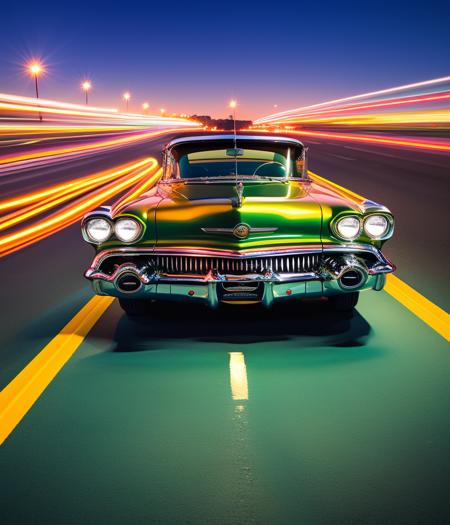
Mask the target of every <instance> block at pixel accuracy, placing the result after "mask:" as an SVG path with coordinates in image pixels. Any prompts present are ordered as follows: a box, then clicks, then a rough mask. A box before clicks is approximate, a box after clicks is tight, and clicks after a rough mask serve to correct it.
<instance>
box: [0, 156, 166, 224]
mask: <svg viewBox="0 0 450 525" xmlns="http://www.w3.org/2000/svg"><path fill="white" fill-rule="evenodd" d="M146 163H147V160H146V159H144V160H143V161H140V162H137V163H133V164H129V165H126V166H125V167H124V168H123V169H117V170H109V171H106V172H100V173H99V174H94V175H90V176H89V177H86V178H83V179H78V180H76V181H72V182H69V183H66V184H59V185H57V186H54V187H52V188H49V189H47V190H44V191H37V192H35V193H32V194H29V195H26V196H24V197H21V198H17V199H13V200H12V201H9V202H6V203H4V204H3V203H1V202H0V210H1V209H2V207H3V208H4V207H6V206H7V205H9V206H10V207H11V206H13V207H17V206H22V205H23V203H24V202H31V203H32V204H30V205H29V206H27V207H22V208H20V209H19V210H16V211H15V212H13V213H10V214H8V215H6V216H4V217H0V231H1V230H5V229H7V228H11V227H12V226H15V225H16V224H19V223H21V222H25V221H26V220H29V219H31V218H32V217H35V216H36V215H39V214H41V213H44V212H46V211H48V210H50V209H51V208H55V207H56V206H59V205H60V204H63V203H64V202H67V201H69V200H71V199H74V198H75V197H78V196H79V195H81V194H83V193H85V192H87V191H89V190H92V189H94V188H97V187H99V186H101V185H102V184H104V183H105V182H106V181H109V180H116V179H118V178H120V177H122V176H123V175H125V174H127V173H130V172H131V171H133V170H134V169H137V168H139V167H141V166H143V165H145V164H146ZM155 165H156V160H155ZM45 197H47V198H45Z"/></svg>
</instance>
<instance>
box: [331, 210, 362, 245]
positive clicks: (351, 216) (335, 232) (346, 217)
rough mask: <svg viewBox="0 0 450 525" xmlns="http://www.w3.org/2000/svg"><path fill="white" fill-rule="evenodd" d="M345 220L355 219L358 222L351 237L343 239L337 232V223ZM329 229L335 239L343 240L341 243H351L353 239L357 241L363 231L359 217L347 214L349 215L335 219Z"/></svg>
mask: <svg viewBox="0 0 450 525" xmlns="http://www.w3.org/2000/svg"><path fill="white" fill-rule="evenodd" d="M346 219H355V220H356V221H357V222H358V231H357V232H356V234H355V235H353V236H352V237H345V236H344V235H342V234H341V232H340V231H339V228H338V225H339V223H340V222H342V221H344V220H346ZM331 228H332V231H333V234H334V236H335V237H337V238H338V239H340V240H343V241H350V242H351V241H354V240H355V239H357V238H358V237H360V236H361V233H362V231H363V224H362V220H361V217H359V216H358V215H355V214H349V215H341V216H339V217H337V218H336V219H335V220H334V221H333V222H332V224H331Z"/></svg>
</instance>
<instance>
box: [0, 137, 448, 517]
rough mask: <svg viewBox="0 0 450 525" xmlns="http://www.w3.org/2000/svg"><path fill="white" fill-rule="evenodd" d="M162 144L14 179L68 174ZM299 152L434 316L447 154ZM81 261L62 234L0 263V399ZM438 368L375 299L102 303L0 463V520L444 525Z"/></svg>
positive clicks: (84, 291)
mask: <svg viewBox="0 0 450 525" xmlns="http://www.w3.org/2000/svg"><path fill="white" fill-rule="evenodd" d="M165 141H166V139H165V138H164V139H161V140H159V141H158V143H152V144H149V145H148V146H143V145H139V146H133V147H130V148H127V149H124V150H123V151H119V152H113V153H109V154H105V155H101V156H95V157H92V158H89V159H84V160H82V161H80V162H81V164H77V163H76V162H74V164H70V163H69V164H67V165H64V166H61V167H60V170H59V171H55V172H52V173H53V174H52V175H50V174H47V173H42V171H41V172H39V170H36V171H35V172H33V173H31V172H30V173H21V174H20V175H21V176H22V177H25V179H23V180H27V181H30V183H31V184H36V185H38V184H39V178H40V177H42V176H45V177H50V176H51V177H54V178H55V180H58V181H59V180H62V179H63V178H64V177H66V176H67V177H70V178H72V177H73V175H74V173H78V174H79V175H80V176H81V175H83V174H87V173H88V172H89V170H90V169H91V168H92V167H94V166H96V167H97V168H96V169H99V166H100V168H101V169H103V168H107V167H109V165H107V163H111V165H114V164H117V163H121V162H126V161H128V160H132V159H134V158H136V157H139V156H141V155H142V156H144V155H154V154H155V153H156V152H157V151H158V150H159V149H160V146H161V143H162V142H165ZM362 150H364V151H362ZM310 154H311V162H310V168H311V169H312V170H313V171H315V172H316V173H318V174H319V175H321V176H324V177H326V178H329V179H331V180H334V181H335V182H337V183H339V184H341V185H343V186H346V187H348V188H350V189H352V190H353V191H355V192H357V193H360V194H362V195H364V196H366V197H368V198H371V199H373V200H378V201H380V202H382V203H384V204H386V205H387V206H388V207H390V208H391V210H392V211H393V212H394V213H395V215H396V217H397V231H396V236H395V238H394V239H393V240H392V241H391V242H390V243H389V244H388V245H387V249H386V252H387V253H388V255H389V256H390V257H391V258H392V259H393V261H394V262H395V263H396V264H397V265H398V267H399V269H398V275H399V276H400V277H401V278H402V279H404V280H405V281H406V282H407V283H408V284H410V285H412V286H413V287H414V288H416V289H417V290H418V291H420V292H421V293H423V294H424V295H425V296H427V297H428V298H429V299H431V300H432V301H434V302H435V303H437V304H439V305H440V306H442V307H447V305H448V303H447V302H446V301H448V296H447V290H446V286H447V282H448V275H446V273H445V272H446V269H447V267H448V265H447V264H445V263H446V260H447V255H448V245H447V247H446V246H445V244H444V243H445V242H447V241H446V237H447V236H446V233H447V232H446V223H447V222H448V220H447V221H446V213H445V212H446V209H445V202H444V199H446V193H445V189H446V185H448V183H446V179H445V177H446V176H447V177H448V168H449V165H450V158H449V157H444V156H440V155H429V154H422V153H413V152H411V151H402V150H397V149H394V148H372V146H368V147H363V146H359V145H358V146H357V147H352V145H351V144H346V143H339V144H338V143H328V142H327V143H323V142H321V143H316V141H315V142H314V143H310ZM111 155H113V156H114V158H112V157H111ZM91 163H92V164H91ZM55 169H56V168H55ZM22 187H23V186H22ZM16 190H17V187H16V186H14V184H11V186H10V187H9V191H10V192H11V193H14V192H15V191H16ZM426 234H428V235H426ZM90 257H91V248H90V247H89V246H87V245H86V244H85V243H83V242H82V240H81V237H80V234H79V228H78V226H77V225H74V226H72V227H70V228H67V229H66V230H63V231H61V232H59V233H57V234H55V235H53V236H52V237H49V238H47V239H45V240H43V241H41V242H39V243H37V244H35V245H33V246H30V247H27V248H24V249H23V250H21V251H19V252H16V253H14V254H12V255H10V256H7V257H5V258H3V259H0V279H1V290H2V301H1V305H0V315H1V319H2V320H3V322H2V330H1V332H0V360H1V367H0V386H1V387H3V386H5V385H6V384H7V383H8V382H9V381H10V380H11V379H12V378H13V377H15V376H16V375H17V373H18V372H19V371H20V370H21V369H22V368H23V367H24V366H25V365H26V364H27V363H28V362H29V361H30V360H31V359H32V358H33V357H34V356H35V355H36V354H37V353H38V352H39V351H40V350H41V349H42V348H43V347H44V346H45V345H46V344H47V343H48V342H49V341H50V340H51V339H52V338H53V337H54V336H55V335H56V334H57V333H58V332H59V331H60V330H61V329H62V328H63V326H64V325H65V324H66V323H67V322H68V321H69V320H70V319H71V318H72V317H73V316H74V315H75V313H76V312H77V311H78V310H79V309H80V308H81V306H82V305H83V304H85V302H86V301H87V300H88V299H89V297H91V291H90V288H89V286H88V284H87V283H86V282H85V281H84V279H83V278H82V272H83V270H84V268H85V267H86V265H87V264H88V262H89V260H90ZM243 362H245V366H243ZM449 368H450V354H449V348H448V344H447V343H446V342H445V340H444V339H443V338H442V337H441V336H439V335H438V334H437V333H436V332H434V331H433V330H432V329H431V328H430V327H429V326H428V325H426V324H424V323H423V322H422V321H420V320H419V319H418V318H416V317H415V316H414V315H413V314H412V313H411V312H409V311H408V310H407V309H406V308H405V307H404V306H403V305H402V304H400V303H399V302H397V301H396V300H395V299H393V298H392V297H391V296H389V295H388V294H387V293H385V292H380V293H365V294H362V297H361V300H360V303H359V304H358V307H357V311H356V312H355V314H354V315H353V316H351V317H348V316H345V315H340V316H335V315H332V314H331V313H330V312H329V311H328V310H327V309H326V308H325V307H324V305H313V306H311V305H307V306H306V305H304V306H300V305H299V306H296V307H295V309H292V308H287V307H276V308H274V309H273V310H271V311H269V312H265V311H261V310H260V309H257V308H251V309H247V308H242V309H241V308H229V309H224V310H221V311H219V312H209V311H207V310H204V309H202V308H193V307H191V306H189V307H188V306H182V305H180V306H176V307H175V306H172V307H170V308H168V307H163V308H161V309H160V311H159V312H157V313H155V314H154V315H153V316H152V317H150V318H144V319H138V320H134V321H131V320H128V319H127V318H126V317H125V316H124V315H123V314H122V311H121V310H120V308H119V306H118V305H117V303H116V302H114V303H113V305H112V306H111V307H110V308H109V309H108V310H107V311H106V312H105V314H104V315H103V316H102V317H101V319H100V320H99V322H98V323H97V324H96V325H95V327H94V328H93V329H92V330H91V332H90V333H89V335H88V336H87V337H86V339H85V340H84V342H83V343H82V345H81V346H80V348H79V349H78V350H77V352H76V353H75V355H74V356H73V357H72V359H70V360H69V362H68V363H67V364H66V366H65V367H64V368H63V369H62V371H61V372H60V373H59V374H58V375H57V377H56V378H55V379H54V380H53V382H52V383H51V384H50V385H49V387H48V388H47V389H46V390H45V392H44V393H43V395H42V396H41V397H40V398H39V400H38V401H37V403H36V404H35V405H34V406H33V408H32V409H31V410H30V412H29V413H28V414H27V415H26V417H25V418H24V419H23V421H22V422H21V423H20V425H19V426H18V427H17V428H16V430H15V431H14V432H13V433H12V434H11V436H10V437H9V438H8V439H7V440H6V442H5V443H4V445H3V447H2V448H1V449H0V473H1V474H0V499H1V504H0V522H1V523H5V524H8V525H9V524H13V523H14V524H15V523H21V524H22V523H23V524H29V523H45V524H53V523H54V524H58V525H59V524H61V523H64V524H71V523H74V524H75V523H77V524H78V523H88V524H89V523H95V524H98V523H117V524H123V523H125V522H127V523H171V524H172V523H177V524H178V523H183V524H188V523H190V524H206V523H217V524H244V523H245V524H247V523H261V524H266V523H267V524H278V523H280V524H287V523H305V524H308V525H315V524H320V525H322V524H324V525H329V524H333V525H334V524H338V523H339V524H340V523H342V524H346V525H347V524H374V525H378V524H380V523H387V524H390V523H393V524H403V523H405V524H406V523H407V524H424V523H433V524H444V523H445V524H446V523H448V522H449V520H450V510H449V506H448V494H447V487H448V482H449V479H450V477H449V474H450V472H449V471H450V468H449V467H450V465H449V460H448V458H449V443H450V424H449V420H448V414H449V399H450V396H449V394H450V387H449V383H448V374H449Z"/></svg>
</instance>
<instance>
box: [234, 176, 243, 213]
mask: <svg viewBox="0 0 450 525" xmlns="http://www.w3.org/2000/svg"><path fill="white" fill-rule="evenodd" d="M235 189H236V197H233V198H232V199H231V204H232V206H233V208H240V207H241V206H242V203H243V201H244V185H243V184H242V181H240V182H238V183H237V184H236V186H235Z"/></svg>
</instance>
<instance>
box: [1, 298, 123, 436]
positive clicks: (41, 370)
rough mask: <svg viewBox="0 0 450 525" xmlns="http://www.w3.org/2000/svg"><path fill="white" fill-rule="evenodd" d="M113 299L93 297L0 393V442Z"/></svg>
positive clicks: (69, 356) (42, 390)
mask: <svg viewBox="0 0 450 525" xmlns="http://www.w3.org/2000/svg"><path fill="white" fill-rule="evenodd" d="M113 301H114V298H113V297H103V296H94V297H93V298H92V299H90V300H89V301H88V302H87V303H86V304H85V305H84V306H83V308H82V309H81V310H80V311H79V312H78V313H77V314H76V315H75V317H73V318H72V319H71V320H70V321H69V322H68V323H67V324H66V326H65V327H64V328H63V329H62V330H61V331H60V332H59V334H58V335H56V336H55V337H54V338H53V339H52V340H51V341H50V342H49V343H48V344H47V345H46V346H45V347H44V348H43V349H42V350H41V351H40V352H39V354H38V355H37V356H36V357H35V358H34V359H33V360H32V361H30V363H29V364H28V365H27V366H26V367H25V368H24V369H23V370H22V371H21V372H20V373H19V374H18V375H17V376H16V377H15V378H14V379H13V380H12V381H11V382H10V383H9V384H8V385H7V386H6V387H5V388H4V389H3V390H2V391H1V392H0V444H2V443H3V442H4V441H5V439H6V438H7V437H8V436H9V435H10V434H11V432H12V431H13V430H14V429H15V428H16V426H17V425H18V424H19V423H20V421H21V420H22V419H23V417H24V416H25V414H26V413H27V412H28V411H29V410H30V408H31V407H32V406H33V404H34V403H35V402H36V400H37V399H38V398H39V396H40V395H41V394H42V392H44V390H45V389H46V388H47V386H48V385H49V384H50V383H51V381H52V380H53V379H54V377H55V376H56V374H57V373H58V372H59V371H60V370H61V368H62V367H63V366H64V365H65V364H66V363H67V361H68V360H69V359H70V358H71V356H72V355H73V354H74V352H75V351H76V350H77V348H78V347H79V346H80V345H81V343H82V342H83V340H84V339H85V337H86V336H87V334H88V333H89V332H90V330H91V329H92V327H93V326H94V324H95V323H96V322H97V321H98V320H99V319H100V317H101V316H102V315H103V313H104V312H105V311H106V309H107V308H108V307H109V306H110V305H111V303H112V302H113Z"/></svg>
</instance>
